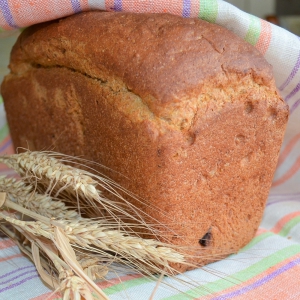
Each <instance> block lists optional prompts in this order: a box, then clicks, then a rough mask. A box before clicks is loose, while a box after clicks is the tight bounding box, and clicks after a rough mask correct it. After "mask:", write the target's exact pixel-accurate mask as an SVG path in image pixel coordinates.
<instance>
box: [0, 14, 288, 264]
mask: <svg viewBox="0 0 300 300" xmlns="http://www.w3.org/2000/svg"><path fill="white" fill-rule="evenodd" d="M10 70H11V73H10V74H9V75H7V76H6V78H5V80H4V82H3V84H2V88H1V93H2V95H3V98H4V104H5V108H6V112H7V118H8V123H9V127H10V130H11V136H12V139H13V143H14V146H15V147H25V148H29V149H30V150H45V149H54V150H55V151H58V152H62V153H66V154H69V155H77V156H78V155H80V156H83V157H85V158H87V159H90V160H93V161H96V162H98V163H100V164H103V165H105V166H106V167H108V168H107V169H104V170H103V169H102V170H101V171H102V172H104V173H106V175H108V176H110V177H111V178H112V179H113V180H115V181H116V182H118V183H119V184H120V185H122V186H123V187H125V188H126V189H128V190H129V191H131V192H132V193H134V194H135V195H138V197H139V198H140V199H143V201H144V203H140V202H137V201H135V200H134V199H132V201H133V203H134V204H135V205H137V206H138V207H139V208H140V209H141V210H143V211H144V212H145V213H146V214H148V215H150V216H151V217H153V218H154V219H156V220H157V222H158V223H159V224H164V225H166V226H167V227H168V228H169V229H170V230H171V231H168V232H169V233H170V232H172V234H169V237H168V238H169V241H170V242H172V243H173V244H175V245H181V246H183V245H188V246H189V249H190V250H191V249H193V250H192V253H193V254H195V255H198V256H199V257H200V258H199V259H198V261H197V262H198V263H200V264H206V263H208V262H211V261H214V260H217V259H220V258H222V257H224V256H226V255H228V254H230V253H234V252H236V251H237V250H238V249H240V248H241V247H243V246H244V245H246V244H247V243H248V242H249V241H250V240H251V239H252V238H253V236H254V235H255V232H256V230H257V228H258V226H259V223H260V221H261V218H262V214H263V210H264V207H265V202H266V199H267V196H268V193H269V189H270V186H271V182H272V177H273V174H274V171H275V168H276V163H277V159H278V154H279V150H280V146H281V143H282V139H283V135H284V131H285V126H286V123H287V119H288V108H287V105H286V104H285V103H284V101H283V100H282V99H281V98H280V95H279V93H278V91H277V90H276V87H275V83H274V79H273V75H272V68H271V66H270V65H269V64H268V63H267V62H266V61H265V59H264V58H263V56H262V55H261V54H260V53H259V52H258V51H257V50H256V49H255V48H254V47H252V46H251V45H249V44H247V43H246V42H244V41H243V40H242V39H240V38H238V37H237V36H235V35H234V34H233V33H231V32H230V31H228V30H226V29H224V28H222V27H220V26H218V25H214V24H210V23H207V22H205V21H202V20H199V19H183V18H181V17H177V16H172V15H168V14H131V13H111V12H110V13H106V12H88V13H82V14H78V15H74V16H71V17H68V18H64V19H61V20H59V21H54V22H49V23H45V24H40V25H35V26H32V27H30V28H28V29H26V30H25V31H24V32H23V33H22V34H21V36H20V37H19V39H18V41H17V43H16V45H15V46H14V48H13V50H12V54H11V62H10ZM111 170H113V171H111ZM116 171H117V172H116ZM149 204H150V205H149ZM151 222H152V221H151ZM159 230H160V231H161V235H162V236H165V235H166V227H164V226H161V227H160V229H159Z"/></svg>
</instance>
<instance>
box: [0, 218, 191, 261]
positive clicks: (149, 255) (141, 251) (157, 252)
mask: <svg viewBox="0 0 300 300" xmlns="http://www.w3.org/2000/svg"><path fill="white" fill-rule="evenodd" d="M0 218H2V219H4V220H5V221H7V222H9V223H11V224H13V225H16V226H19V227H21V228H23V229H24V230H26V231H28V232H31V233H32V234H34V235H37V236H43V237H45V238H47V239H50V240H53V239H54V238H53V235H54V232H53V227H52V226H49V225H48V224H45V223H43V222H40V221H21V220H18V219H16V218H15V217H13V215H11V214H8V213H3V212H0ZM49 222H50V221H49ZM56 223H59V224H61V225H62V226H61V227H62V228H64V233H65V235H66V236H67V238H68V239H69V241H70V243H72V244H75V245H78V246H81V247H84V248H88V249H90V250H94V251H95V252H97V249H99V250H101V251H113V252H114V253H118V254H120V255H122V256H123V257H126V258H128V259H129V261H130V258H131V257H132V258H133V259H137V260H139V261H149V263H153V264H155V265H163V266H166V267H168V263H186V261H185V258H184V255H182V254H180V253H178V252H177V251H175V250H174V249H172V248H169V247H166V245H165V244H163V243H161V242H158V241H155V240H151V239H142V238H139V237H134V236H133V237H132V236H129V235H125V234H124V233H122V232H120V231H118V230H111V229H109V228H105V226H103V224H101V223H100V222H96V221H90V220H68V221H65V220H60V221H56ZM91 246H95V247H96V248H93V249H92V248H91Z"/></svg>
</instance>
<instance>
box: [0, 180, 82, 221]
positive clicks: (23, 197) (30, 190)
mask: <svg viewBox="0 0 300 300" xmlns="http://www.w3.org/2000/svg"><path fill="white" fill-rule="evenodd" d="M1 191H2V192H6V193H7V196H8V198H9V199H10V200H12V201H14V200H15V201H17V203H18V204H20V205H21V206H23V207H25V208H28V209H30V210H32V211H34V212H36V213H38V214H40V215H42V216H45V217H50V218H51V217H53V218H59V219H74V218H79V217H80V216H79V214H78V213H77V212H76V211H75V210H72V209H69V208H68V207H67V206H66V204H65V203H64V202H62V201H59V200H53V199H52V197H50V196H48V195H41V194H39V193H37V192H35V191H34V187H33V186H31V185H28V184H26V183H25V182H24V181H22V180H16V179H14V178H8V177H5V176H0V192H1Z"/></svg>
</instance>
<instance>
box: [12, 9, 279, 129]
mask: <svg viewBox="0 0 300 300" xmlns="http://www.w3.org/2000/svg"><path fill="white" fill-rule="evenodd" d="M111 37H113V39H112V38H111ZM29 67H46V68H49V67H64V68H68V69H69V70H72V71H76V72H80V73H82V74H84V75H85V76H88V77H90V78H92V79H95V80H98V81H99V82H100V83H101V84H106V83H107V82H108V81H109V82H110V85H111V82H113V84H112V85H111V88H112V89H113V90H115V92H122V91H125V90H126V92H128V91H129V92H132V93H134V94H135V95H136V96H137V98H138V101H140V102H141V103H140V104H141V105H140V111H143V110H144V111H146V113H147V114H148V115H147V118H149V114H150V115H152V117H153V118H159V119H160V120H164V121H166V122H167V123H168V124H171V125H175V127H176V126H177V127H178V126H179V128H180V129H182V128H185V127H189V126H190V125H191V123H192V121H193V117H194V116H195V114H196V110H197V109H199V105H198V104H199V101H200V102H203V101H205V99H200V100H199V95H200V94H202V93H203V91H204V90H205V88H206V87H210V88H212V87H213V88H217V89H218V95H219V94H220V92H221V91H222V89H226V88H228V86H230V85H231V83H232V82H233V81H235V82H237V83H238V81H240V80H241V79H242V78H245V77H247V78H250V77H251V84H257V85H261V86H264V87H269V88H271V90H273V93H274V89H275V90H276V88H275V85H274V80H273V76H272V68H271V66H270V65H269V64H268V63H267V62H266V60H265V59H264V58H263V56H262V55H261V54H260V53H259V52H258V51H257V50H256V49H255V48H254V47H253V46H251V45H249V44H248V43H246V42H245V41H243V40H242V39H240V38H239V37H237V36H236V35H234V34H233V33H232V32H230V31H229V30H227V29H225V28H223V27H221V26H218V25H215V24H210V23H208V22H206V21H203V20H199V19H184V18H181V17H178V16H173V15H169V14H156V15H154V14H130V13H111V12H101V13H99V12H87V13H82V14H78V15H74V16H72V17H69V18H66V19H61V20H59V21H54V22H50V23H44V24H41V25H35V26H33V27H31V28H29V29H27V30H26V32H25V33H23V34H22V36H21V38H20V39H19V41H18V42H17V44H16V45H15V47H14V48H13V51H12V56H11V64H10V68H11V71H12V73H13V74H14V73H15V74H20V73H23V72H26V70H27V69H28V68H29ZM231 74H234V76H235V77H234V80H233V78H230V76H231ZM246 85H247V84H246ZM233 92H234V91H233ZM228 93H230V92H228V91H227V94H228ZM213 97H214V96H212V98H213ZM230 98H231V97H227V100H226V101H230ZM216 100H217V101H218V99H216ZM193 101H194V102H195V101H196V102H197V104H195V105H192V103H193ZM220 101H221V100H220ZM187 102H189V103H187ZM141 106H143V107H141ZM136 107H138V106H136ZM128 109H129V110H132V108H128ZM140 114H142V113H140ZM139 117H140V118H142V119H143V115H139Z"/></svg>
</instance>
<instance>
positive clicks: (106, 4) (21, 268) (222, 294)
mask: <svg viewBox="0 0 300 300" xmlns="http://www.w3.org/2000/svg"><path fill="white" fill-rule="evenodd" d="M91 9H101V10H107V11H131V12H137V13H139V12H154V13H159V12H167V13H171V14H176V15H182V16H183V17H199V18H202V19H204V20H207V21H209V22H213V23H217V24H220V25H222V26H224V27H226V28H228V29H229V30H232V31H233V32H235V33H236V34H237V35H239V36H240V37H242V38H243V39H245V40H246V41H247V42H249V43H250V44H252V45H254V46H255V47H256V48H257V49H258V50H259V51H260V52H261V53H263V55H264V56H265V58H266V59H267V60H268V61H269V63H270V64H272V65H273V68H274V75H275V79H276V84H277V87H278V89H279V91H280V93H281V95H282V97H283V98H284V99H285V100H286V102H287V103H288V104H289V106H290V120H289V123H288V127H287V133H286V136H285V140H284V143H283V147H282V151H281V154H280V158H279V162H278V168H277V171H276V174H275V177H274V182H273V187H272V189H271V192H270V196H269V199H268V203H267V207H266V210H265V214H264V218H263V220H262V223H261V226H260V228H259V230H258V232H257V235H256V237H255V238H254V239H253V240H252V241H251V243H250V244H249V245H247V246H246V247H245V248H244V249H242V250H241V251H240V252H239V253H238V254H235V255H231V256H230V257H228V258H227V259H224V260H222V261H219V262H216V263H213V264H210V265H208V266H206V267H205V268H203V269H198V270H193V271H190V272H186V273H185V274H182V275H180V276H178V278H180V279H182V281H176V280H175V279H164V282H165V283H166V284H161V285H160V286H159V288H158V291H157V292H156V294H155V297H154V299H169V300H175V299H176V300H177V299H178V300H181V299H201V300H203V299H214V300H217V299H218V300H221V299H222V300H223V299H264V300H265V299H287V300H288V299H300V285H299V280H300V126H299V121H300V38H299V37H297V36H295V35H293V34H291V33H289V32H287V31H286V30H284V29H282V28H279V27H277V26H275V25H273V24H270V23H268V22H266V21H264V20H261V19H259V18H257V17H254V16H252V15H249V14H246V13H244V12H242V11H240V10H239V9H237V8H235V7H234V6H232V5H230V4H228V3H227V2H225V1H221V0H219V1H218V0H200V1H199V0H182V1H180V0H172V1H171V0H152V1H150V0H149V1H147V0H140V1H133V0H123V1H122V0H60V1H54V0H52V1H51V0H36V1H28V0H0V36H1V34H2V35H4V34H5V35H7V33H6V32H7V31H8V30H17V28H21V27H26V26H29V25H31V24H34V23H39V22H42V21H46V20H51V19H55V18H58V17H62V16H67V15H71V14H74V13H78V12H81V11H86V10H91ZM0 101H1V100H0ZM11 152H12V145H11V140H10V138H9V135H8V128H7V124H6V123H5V119H4V110H3V103H2V102H0V153H11ZM7 172H8V170H7V169H5V168H4V167H1V166H0V175H1V174H3V173H7ZM184 281H186V282H188V283H187V284H184ZM99 285H100V286H101V287H102V288H103V289H104V292H105V293H106V294H107V295H109V297H110V298H111V299H113V300H114V299H115V300H117V299H118V300H119V299H132V300H134V299H138V300H140V299H149V298H150V295H151V293H152V291H153V289H154V287H155V282H151V281H149V280H148V279H147V278H144V277H141V276H139V275H137V274H128V273H124V274H123V273H122V274H119V276H116V275H115V274H109V280H108V281H106V282H104V283H103V282H102V283H99ZM170 286H173V288H171V287H170ZM0 299H61V298H60V296H59V294H56V293H52V291H50V290H49V289H48V288H47V287H46V286H44V285H43V283H42V281H41V280H40V278H39V276H38V274H37V272H36V271H35V268H34V266H33V265H32V263H31V262H30V261H29V260H28V259H27V258H26V257H24V256H23V255H22V254H21V253H20V252H19V250H18V248H17V247H16V246H15V245H14V244H13V243H12V242H11V241H9V240H7V239H2V240H1V241H0Z"/></svg>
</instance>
